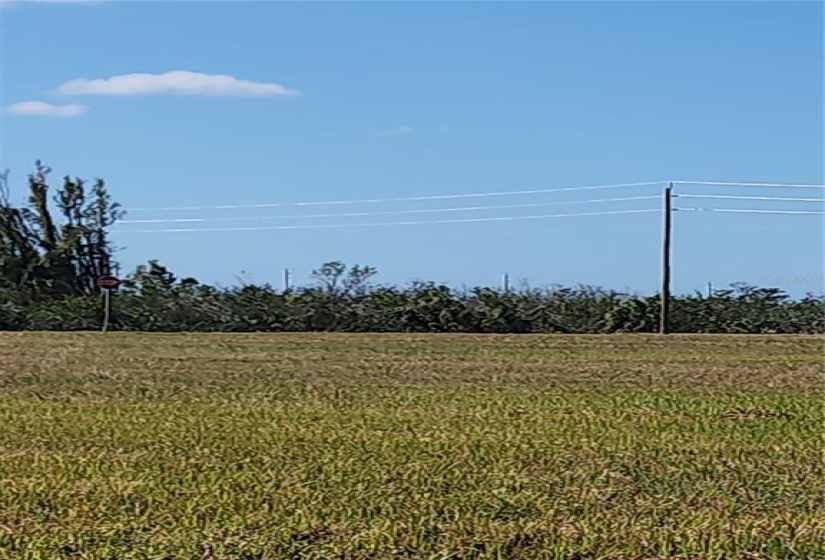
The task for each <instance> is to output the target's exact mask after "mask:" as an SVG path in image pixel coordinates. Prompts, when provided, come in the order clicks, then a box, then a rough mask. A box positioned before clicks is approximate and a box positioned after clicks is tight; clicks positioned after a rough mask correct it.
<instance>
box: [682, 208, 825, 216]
mask: <svg viewBox="0 0 825 560" xmlns="http://www.w3.org/2000/svg"><path fill="white" fill-rule="evenodd" d="M674 210H679V211H682V212H734V213H737V214H813V215H825V212H814V211H805V210H742V209H734V208H674Z"/></svg>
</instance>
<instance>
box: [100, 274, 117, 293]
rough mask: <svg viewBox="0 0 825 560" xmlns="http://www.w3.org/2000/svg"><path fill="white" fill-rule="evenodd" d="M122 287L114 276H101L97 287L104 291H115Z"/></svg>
mask: <svg viewBox="0 0 825 560" xmlns="http://www.w3.org/2000/svg"><path fill="white" fill-rule="evenodd" d="M118 286H120V280H118V279H117V278H115V277H114V276H101V277H100V278H98V279H97V287H98V288H102V289H104V290H114V289H115V288H117V287H118Z"/></svg>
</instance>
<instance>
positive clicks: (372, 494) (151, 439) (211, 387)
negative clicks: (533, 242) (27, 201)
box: [0, 333, 825, 560]
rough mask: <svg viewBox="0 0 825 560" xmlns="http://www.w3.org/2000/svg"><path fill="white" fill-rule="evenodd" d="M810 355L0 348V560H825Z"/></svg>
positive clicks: (519, 347)
mask: <svg viewBox="0 0 825 560" xmlns="http://www.w3.org/2000/svg"><path fill="white" fill-rule="evenodd" d="M824 340H825V339H823V338H821V337H818V338H817V337H790V336H787V337H780V336H776V337H767V336H766V337H762V336H749V337H733V336H728V337H717V336H673V337H666V338H661V337H654V336H626V337H623V336H581V337H577V336H546V337H544V336H518V337H508V336H466V335H465V336H448V335H444V336H439V335H435V336H433V335H430V336H403V335H385V336H366V335H365V336H361V335H353V336H350V335H268V334H261V335H238V336H235V335H142V334H109V335H106V336H102V335H99V334H14V333H4V334H3V333H0V558H1V559H3V560H6V559H14V560H35V559H42V560H47V559H48V560H52V559H63V558H65V559H83V560H89V559H94V560H103V559H107V560H122V559H123V560H125V559H141V560H148V559H154V560H161V559H165V560H229V559H232V560H241V559H243V560H252V559H256V560H263V559H298V558H306V559H311V558H317V559H322V558H337V559H362V558H363V559H366V558H374V559H384V558H406V559H425V558H426V559H444V560H446V559H471V558H474V559H482V558H491V559H492V558H502V559H507V558H525V559H533V558H547V559H558V560H561V559H568V560H573V559H576V560H585V559H594V560H595V559H616V560H619V559H621V560H635V559H675V558H678V559H687V558H690V559H703V560H704V559H731V560H757V559H766V560H767V559H806V560H814V559H825V513H823V505H822V504H823V501H822V500H823V498H825V483H823V476H822V472H821V471H822V463H821V459H822V454H821V450H822V442H823V440H822V437H821V433H822V428H823V424H822V414H821V403H822V401H821V397H822V394H821V388H822V373H823V368H822V365H823V361H822V356H823V341H824Z"/></svg>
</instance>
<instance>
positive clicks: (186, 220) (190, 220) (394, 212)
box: [118, 196, 659, 224]
mask: <svg viewBox="0 0 825 560" xmlns="http://www.w3.org/2000/svg"><path fill="white" fill-rule="evenodd" d="M658 198H659V197H658V196H628V197H620V198H602V199H590V200H566V201H562V202H535V203H530V204H503V205H496V206H459V207H454V208H435V209H424V210H422V209H419V210H387V211H381V212H347V213H334V214H304V215H297V216H296V215H292V216H288V215H281V216H244V217H239V218H162V219H151V220H120V221H119V222H118V223H119V224H162V223H202V222H236V221H242V222H246V221H261V220H293V219H313V218H349V217H356V216H357V217H367V216H388V215H398V214H435V213H442V212H475V211H480V210H509V209H513V208H535V207H539V206H558V205H565V204H588V203H601V202H623V201H630V200H652V199H658Z"/></svg>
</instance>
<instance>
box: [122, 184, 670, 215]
mask: <svg viewBox="0 0 825 560" xmlns="http://www.w3.org/2000/svg"><path fill="white" fill-rule="evenodd" d="M662 183H663V181H647V182H644V183H622V184H616V185H596V186H592V187H565V188H560V189H558V188H557V189H538V190H529V191H500V192H485V193H470V194H445V195H434V196H408V197H403V198H371V199H361V200H327V201H320V202H276V203H264V204H222V205H214V206H161V207H157V208H126V211H127V212H144V211H150V210H157V211H160V210H164V211H165V210H226V209H240V208H276V207H292V206H328V205H336V204H375V203H380V202H416V201H424V200H448V199H459V198H481V197H488V196H515V195H525V194H548V193H557V192H574V191H587V190H602V189H620V188H625V187H644V186H650V185H661V184H662Z"/></svg>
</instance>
